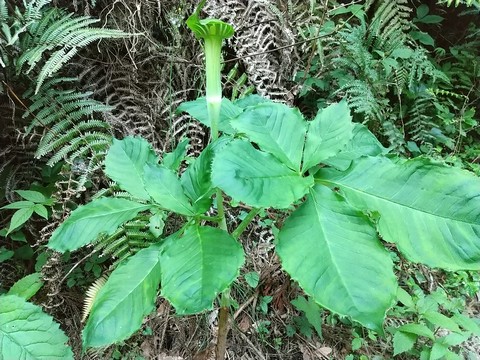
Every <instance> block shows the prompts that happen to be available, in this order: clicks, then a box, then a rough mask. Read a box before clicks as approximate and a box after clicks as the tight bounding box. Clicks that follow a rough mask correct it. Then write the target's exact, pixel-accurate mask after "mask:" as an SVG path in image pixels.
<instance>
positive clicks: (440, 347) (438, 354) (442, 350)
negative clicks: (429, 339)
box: [430, 342, 448, 360]
mask: <svg viewBox="0 0 480 360" xmlns="http://www.w3.org/2000/svg"><path fill="white" fill-rule="evenodd" d="M447 351H448V346H447V345H444V344H442V343H439V342H435V343H434V344H433V346H432V351H431V353H430V360H437V359H440V358H442V357H443V356H445V354H446V353H447Z"/></svg>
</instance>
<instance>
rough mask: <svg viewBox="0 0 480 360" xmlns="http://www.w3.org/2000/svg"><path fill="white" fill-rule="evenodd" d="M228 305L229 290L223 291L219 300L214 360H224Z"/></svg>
mask: <svg viewBox="0 0 480 360" xmlns="http://www.w3.org/2000/svg"><path fill="white" fill-rule="evenodd" d="M229 304H230V289H227V290H225V291H224V292H223V293H222V296H221V298H220V310H219V312H218V333H217V347H216V349H215V360H224V359H225V352H226V350H227V335H228V331H229V330H230V329H229V322H228V316H229V313H230V312H229Z"/></svg>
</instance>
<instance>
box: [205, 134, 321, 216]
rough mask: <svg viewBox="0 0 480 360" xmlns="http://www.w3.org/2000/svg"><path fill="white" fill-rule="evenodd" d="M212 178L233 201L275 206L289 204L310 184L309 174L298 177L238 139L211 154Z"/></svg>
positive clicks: (295, 173)
mask: <svg viewBox="0 0 480 360" xmlns="http://www.w3.org/2000/svg"><path fill="white" fill-rule="evenodd" d="M212 181H213V184H214V185H215V186H217V187H219V188H220V189H222V190H223V191H224V192H225V193H226V194H227V195H228V196H230V197H232V198H233V199H234V200H235V201H241V202H244V203H246V204H248V205H251V206H253V207H274V208H278V209H282V208H287V207H289V206H290V205H291V204H292V203H293V202H295V201H297V200H298V199H300V198H301V197H302V196H304V195H305V194H306V193H307V192H308V189H309V188H310V187H311V186H312V185H313V178H312V177H311V176H309V177H302V176H301V175H300V174H299V173H298V172H295V171H294V170H292V169H290V168H289V167H288V166H287V165H285V164H283V163H281V162H280V161H279V160H278V159H277V158H276V157H274V156H273V155H271V154H269V153H265V152H262V151H258V150H256V149H255V148H254V147H253V146H252V145H251V144H250V143H249V142H246V141H242V140H234V141H232V142H231V143H230V144H228V145H227V146H226V147H225V148H224V149H223V150H222V151H221V152H220V153H219V154H218V155H216V156H215V159H214V161H213V166H212Z"/></svg>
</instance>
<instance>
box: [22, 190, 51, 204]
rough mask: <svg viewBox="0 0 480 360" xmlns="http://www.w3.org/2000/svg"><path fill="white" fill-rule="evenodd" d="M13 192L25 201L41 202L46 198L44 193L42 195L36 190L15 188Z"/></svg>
mask: <svg viewBox="0 0 480 360" xmlns="http://www.w3.org/2000/svg"><path fill="white" fill-rule="evenodd" d="M15 192H16V193H17V194H18V195H20V196H21V197H22V198H24V199H25V200H27V201H32V202H35V203H43V202H44V201H46V200H47V198H46V197H45V195H43V194H42V193H40V192H38V191H33V190H15Z"/></svg>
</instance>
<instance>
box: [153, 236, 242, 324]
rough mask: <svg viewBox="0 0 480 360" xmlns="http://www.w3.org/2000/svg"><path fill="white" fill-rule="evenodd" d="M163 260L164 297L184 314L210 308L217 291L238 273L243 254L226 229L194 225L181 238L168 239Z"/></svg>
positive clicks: (223, 288) (163, 252)
mask: <svg viewBox="0 0 480 360" xmlns="http://www.w3.org/2000/svg"><path fill="white" fill-rule="evenodd" d="M160 261H161V263H162V296H164V297H165V298H167V299H168V300H169V301H170V303H171V304H172V305H173V306H174V307H175V309H176V310H177V314H181V315H182V314H194V313H198V312H200V311H203V310H207V309H211V308H212V302H213V300H214V299H215V297H216V296H217V294H219V293H220V292H222V291H223V290H225V289H226V288H227V287H229V286H230V284H231V283H232V282H233V281H234V280H235V278H236V277H237V276H238V273H239V269H240V267H241V266H242V264H243V261H244V255H243V249H242V247H241V246H240V244H239V243H238V242H237V241H236V240H235V239H234V238H233V237H231V236H230V235H229V234H228V233H227V232H225V231H223V230H221V229H217V228H212V227H201V226H192V227H190V228H188V229H187V231H186V232H185V234H184V235H183V236H182V237H180V238H179V237H177V236H172V237H169V238H168V239H166V240H165V243H164V245H163V250H162V254H161V256H160Z"/></svg>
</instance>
